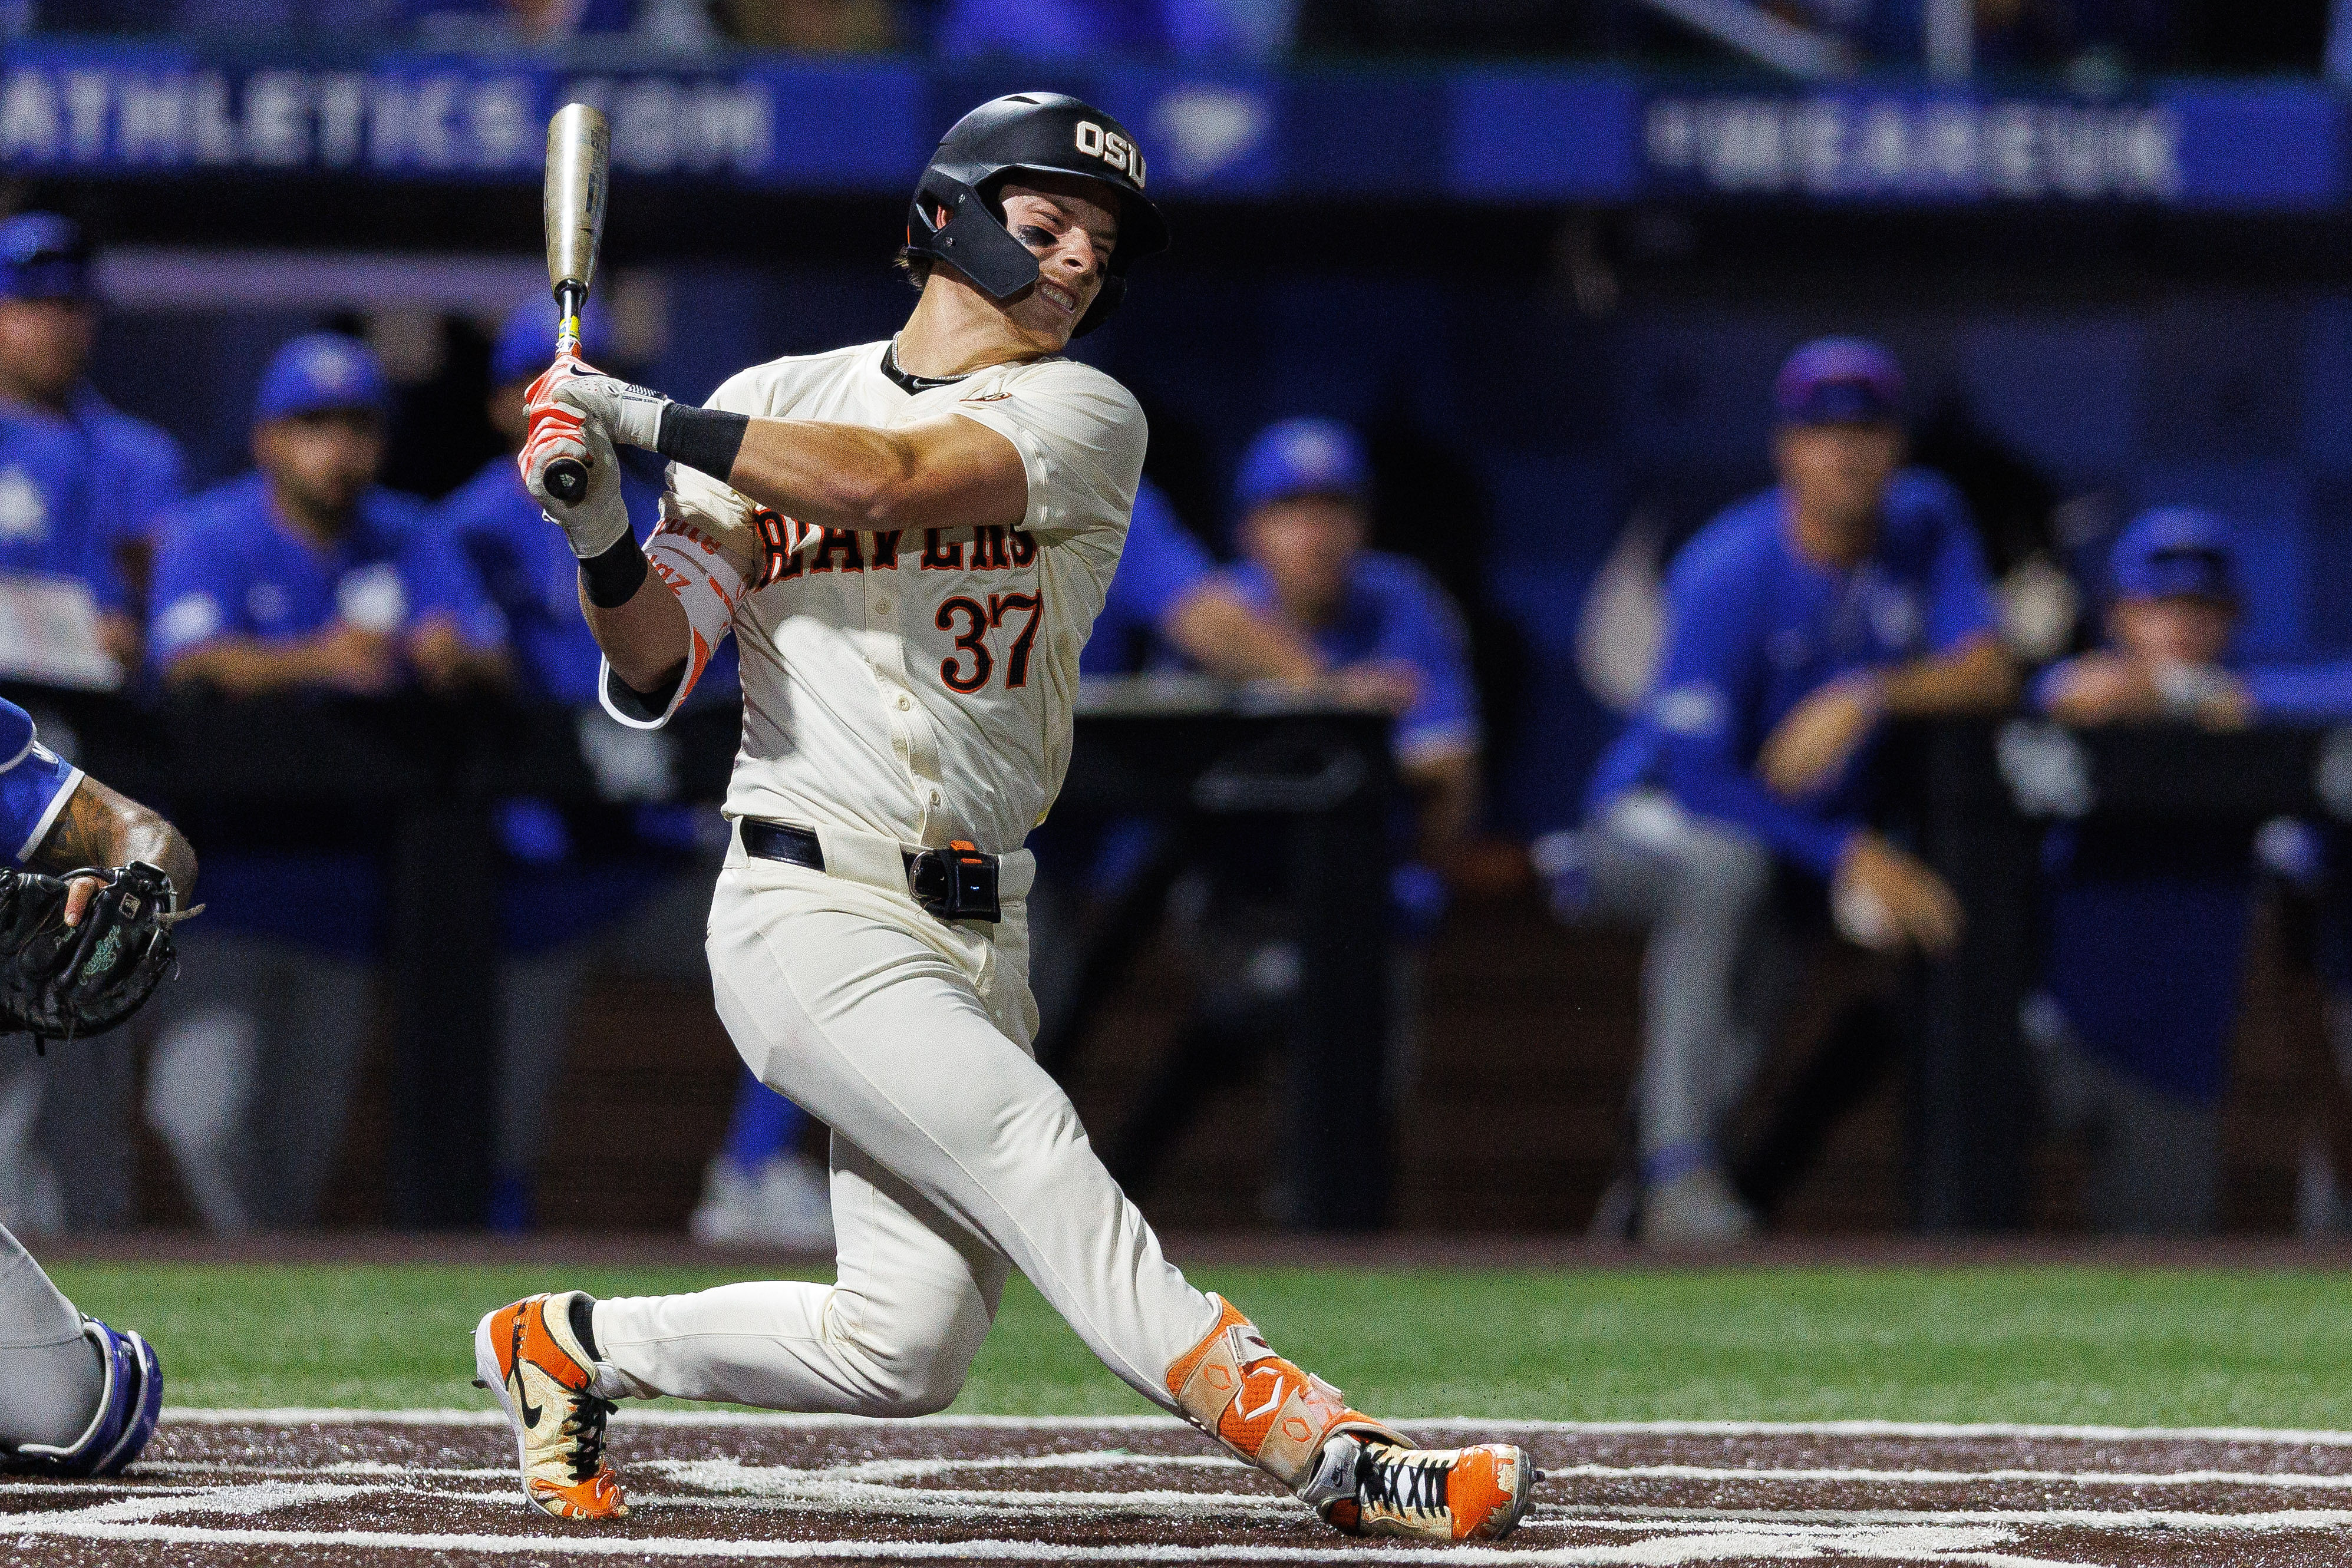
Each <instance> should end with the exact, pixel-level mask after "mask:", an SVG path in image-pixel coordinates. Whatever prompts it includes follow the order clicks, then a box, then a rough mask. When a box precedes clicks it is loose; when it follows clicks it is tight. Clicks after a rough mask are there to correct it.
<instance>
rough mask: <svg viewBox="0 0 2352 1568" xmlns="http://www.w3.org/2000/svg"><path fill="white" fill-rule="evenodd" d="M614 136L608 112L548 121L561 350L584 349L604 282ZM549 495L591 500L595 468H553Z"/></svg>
mask: <svg viewBox="0 0 2352 1568" xmlns="http://www.w3.org/2000/svg"><path fill="white" fill-rule="evenodd" d="M612 162H613V132H612V129H611V127H610V126H608V125H607V124H606V123H605V120H604V115H603V113H601V112H600V111H598V110H593V109H591V108H589V107H588V106H587V105H586V104H584V103H567V104H565V105H564V106H563V107H562V109H559V110H556V111H555V118H554V119H553V120H549V121H548V122H547V189H546V198H545V204H544V207H543V209H542V210H543V213H544V216H545V222H546V225H547V281H548V284H549V285H550V287H552V288H553V289H554V291H555V308H556V311H557V313H558V314H559V315H560V316H561V317H562V322H561V324H560V325H558V326H557V328H556V330H555V351H556V352H557V353H558V354H559V355H561V354H574V353H578V352H579V351H580V312H581V311H582V310H583V309H584V308H586V307H587V304H588V286H589V284H590V283H591V282H593V280H594V278H595V276H596V247H597V246H598V245H600V244H601V243H602V242H603V240H604V192H605V189H606V187H607V185H608V183H609V182H610V178H611V174H612ZM546 484H547V489H548V493H549V494H550V495H552V496H553V497H555V498H556V499H557V500H559V501H562V503H563V504H564V505H566V506H576V505H578V504H579V502H580V500H581V498H582V497H584V496H586V495H587V494H588V467H587V465H585V464H583V463H582V462H581V461H579V459H577V458H573V457H559V458H557V459H556V460H555V461H554V462H552V463H551V464H549V465H547V479H546Z"/></svg>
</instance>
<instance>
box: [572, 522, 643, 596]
mask: <svg viewBox="0 0 2352 1568" xmlns="http://www.w3.org/2000/svg"><path fill="white" fill-rule="evenodd" d="M580 577H581V580H583V581H584V582H586V583H587V585H588V602H589V603H591V604H593V605H594V606H595V607H596V608H597V609H599V610H618V609H619V608H620V607H621V606H622V605H624V604H626V603H627V602H628V601H630V600H632V599H634V598H635V597H636V593H637V589H638V587H639V585H641V584H642V583H643V582H644V581H645V580H646V552H645V551H643V550H641V549H638V548H637V538H636V536H635V534H632V533H628V532H625V531H624V532H623V533H622V535H621V537H620V538H616V539H614V541H613V547H612V548H611V549H608V550H606V551H605V552H604V554H602V555H592V556H590V557H589V558H588V559H586V560H583V561H582V562H581V563H580Z"/></svg>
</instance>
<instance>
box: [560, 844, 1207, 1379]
mask: <svg viewBox="0 0 2352 1568" xmlns="http://www.w3.org/2000/svg"><path fill="white" fill-rule="evenodd" d="M828 857H829V860H830V859H831V858H832V857H831V852H830V851H828ZM708 947H709V955H710V973H711V980H712V985H713V988H714V990H715V992H716V995H717V1000H718V1007H719V1018H720V1019H722V1020H724V1022H725V1023H726V1025H727V1028H728V1031H729V1033H730V1035H732V1036H733V1038H734V1040H735V1047H736V1049H737V1050H738V1051H740V1052H741V1053H742V1057H743V1060H744V1061H746V1062H747V1063H749V1064H750V1066H751V1071H753V1072H754V1073H756V1074H758V1075H759V1077H760V1078H761V1081H762V1082H766V1083H767V1084H768V1085H769V1086H770V1087H771V1088H773V1089H775V1090H777V1091H778V1092H782V1093H783V1094H785V1095H787V1096H789V1097H790V1098H791V1099H793V1100H794V1101H797V1102H798V1103H800V1104H802V1105H803V1106H805V1107H807V1109H808V1110H809V1112H810V1113H812V1114H814V1115H815V1116H817V1117H819V1118H820V1119H822V1120H823V1121H824V1122H825V1123H826V1124H828V1125H829V1126H830V1127H832V1129H833V1212H834V1229H835V1239H836V1248H837V1252H838V1269H837V1282H836V1283H835V1284H833V1285H816V1284H797V1283H757V1284H741V1285H727V1286H721V1287H720V1288H719V1289H717V1290H712V1291H700V1292H698V1293H696V1294H693V1295H684V1296H653V1297H635V1298H626V1297H624V1298H614V1299H612V1300H608V1301H601V1302H599V1303H598V1304H597V1307H596V1312H595V1320H594V1332H595V1337H596V1343H597V1350H598V1353H599V1355H600V1357H601V1360H602V1363H603V1365H602V1366H601V1367H600V1370H599V1374H598V1385H597V1386H598V1391H599V1392H600V1393H603V1394H604V1395H606V1396H640V1397H650V1396H656V1395H672V1396H678V1397H681V1398H688V1399H713V1400H730V1401H734V1402H737V1403H740V1404H745V1405H753V1406H763V1407H765V1408H768V1409H775V1410H797V1411H837V1412H845V1413H850V1414H856V1415H865V1416H914V1415H920V1414H924V1413H927V1412H929V1411H933V1410H938V1409H940V1408H942V1407H944V1406H946V1405H947V1404H948V1403H949V1402H950V1400H952V1399H953V1398H954V1397H955V1395H956V1392H957V1390H958V1389H959V1388H961V1386H962V1385H963V1379H964V1374H965V1372H966V1371H967V1369H968V1368H969V1367H970V1366H971V1358H972V1357H973V1355H974V1354H977V1353H978V1351H979V1349H980V1343H981V1341H982V1339H983V1338H984V1337H985V1336H986V1335H987V1333H988V1330H989V1325H990V1324H991V1322H993V1320H994V1318H995V1315H996V1306H997V1301H998V1299H999V1297H1000V1295H1001V1294H1002V1292H1003V1287H1004V1279H1005V1271H1006V1269H1007V1267H1008V1266H1009V1265H1017V1266H1018V1267H1019V1268H1020V1270H1021V1271H1022V1272H1023V1273H1024V1274H1026V1275H1027V1276H1028V1277H1029V1279H1030V1281H1032V1282H1033V1283H1034V1284H1035V1285H1036V1287H1037V1289H1038V1290H1039V1291H1040V1292H1042V1293H1043V1294H1044V1296H1045V1299H1046V1300H1047V1301H1050V1302H1051V1303H1052V1304H1053V1306H1054V1308H1055V1311H1057V1312H1060V1313H1061V1314H1062V1316H1063V1317H1064V1318H1066V1320H1068V1322H1069V1323H1070V1326H1071V1327H1072V1328H1074V1329H1075V1330H1076V1331H1077V1333H1078V1336H1079V1337H1080V1338H1081V1339H1082V1340H1084V1341H1085V1342H1086V1343H1087V1348H1088V1349H1090V1350H1092V1351H1093V1352H1094V1353H1095V1354H1097V1355H1098V1356H1100V1357H1101V1358H1102V1360H1103V1362H1104V1363H1105V1364H1107V1365H1108V1366H1109V1367H1110V1369H1111V1370H1112V1371H1113V1372H1116V1373H1117V1374H1118V1375H1119V1376H1120V1377H1121V1378H1123V1379H1125V1380H1126V1381H1127V1383H1128V1384H1129V1385H1131V1386H1132V1387H1134V1388H1135V1390H1136V1391H1137V1392H1138V1393H1139V1394H1141V1395H1143V1396H1145V1397H1146V1398H1148V1399H1150V1400H1151V1401H1153V1402H1154V1403H1155V1404H1157V1405H1159V1406H1161V1407H1162V1408H1165V1409H1170V1410H1172V1409H1174V1408H1175V1402H1174V1400H1173V1399H1172V1398H1171V1396H1170V1395H1169V1392H1168V1389H1167V1385H1166V1383H1165V1381H1164V1380H1165V1378H1166V1376H1167V1373H1168V1368H1169V1366H1170V1365H1171V1364H1172V1363H1173V1362H1175V1361H1176V1360H1177V1358H1179V1357H1180V1356H1181V1355H1183V1354H1185V1353H1186V1352H1187V1351H1189V1350H1191V1349H1192V1347H1193V1346H1195V1345H1196V1344H1198V1343H1200V1342H1201V1340H1202V1338H1203V1337H1205V1336H1206V1335H1207V1334H1208V1333H1209V1331H1210V1330H1211V1329H1212V1328H1213V1327H1214V1326H1215V1324H1216V1322H1217V1319H1218V1308H1217V1306H1216V1304H1215V1303H1214V1302H1213V1301H1211V1300H1210V1298H1208V1297H1207V1296H1205V1295H1203V1294H1202V1293H1201V1292H1200V1291H1196V1290H1194V1289H1193V1288H1192V1286H1191V1285H1189V1284H1188V1283H1186V1282H1185V1280H1184V1277H1183V1275H1182V1274H1181V1273H1180V1272H1179V1271H1178V1270H1176V1268H1175V1267H1174V1265H1172V1264H1171V1263H1170V1262H1168V1260H1166V1259H1165V1258H1163V1257H1162V1256H1161V1254H1160V1242H1159V1239H1157V1238H1156V1237H1155V1236H1154V1235H1153V1234H1152V1231H1151V1228H1150V1225H1148V1224H1146V1223H1145V1221H1144V1218H1143V1216H1142V1215H1141V1214H1140V1213H1139V1211H1138V1210H1137V1209H1136V1207H1135V1206H1134V1204H1132V1203H1130V1202H1129V1201H1128V1198H1127V1196H1126V1195H1125V1194H1124V1193H1122V1192H1120V1191H1119V1189H1118V1184H1117V1183H1115V1182H1113V1181H1112V1180H1111V1178H1110V1175H1109V1173H1108V1171H1106V1170H1104V1168H1103V1166H1102V1162H1101V1160H1100V1159H1098V1158H1097V1156H1096V1155H1095V1151H1094V1147H1093V1145H1092V1144H1091V1143H1089V1142H1088V1140H1087V1134H1086V1131H1085V1129H1084V1128H1083V1127H1081V1126H1080V1125H1079V1124H1078V1117H1077V1113H1076V1108H1075V1107H1073V1106H1072V1105H1071V1103H1070V1101H1069V1097H1068V1096H1067V1095H1066V1094H1065V1093H1063V1092H1062V1090H1061V1087H1060V1086H1059V1085H1058V1084H1056V1083H1055V1082H1054V1081H1053V1079H1052V1078H1051V1077H1050V1076H1048V1075H1047V1074H1046V1072H1045V1070H1044V1069H1043V1068H1041V1067H1039V1066H1038V1065H1037V1063H1036V1062H1035V1061H1034V1060H1033V1059H1032V1058H1031V1056H1030V1037H1031V1034H1032V1032H1033V1030H1034V1029H1035V1027H1036V1006H1035V1003H1034V1001H1033V1000H1032V999H1031V998H1030V994H1029V986H1028V979H1027V967H1028V952H1027V947H1028V933H1027V922H1026V911H1025V909H1024V904H1022V903H1021V902H1019V901H1011V900H1008V901H1007V902H1006V904H1005V905H1004V919H1003V921H1002V922H1001V923H999V924H998V925H995V926H994V927H993V928H992V927H989V926H986V925H944V924H942V923H940V922H939V921H937V920H934V919H932V918H931V917H930V916H929V915H925V914H923V913H922V911H921V910H920V909H919V907H918V906H917V905H916V904H914V902H913V901H912V900H911V899H910V898H909V897H908V895H907V894H905V893H904V892H903V891H898V892H891V891H886V890H885V889H883V888H881V887H878V886H868V885H865V884H863V883H857V882H852V881H849V880H847V879H846V878H845V877H839V876H834V875H829V874H827V873H824V872H816V871H810V870H807V869H805V868H803V867H800V866H794V865H788V864H783V863H780V862H772V861H762V860H750V859H746V858H745V856H744V854H743V852H742V849H741V846H740V843H739V844H737V845H736V846H735V847H734V848H732V849H731V850H730V852H729V855H728V862H727V865H726V868H725V869H724V870H723V871H722V872H721V873H720V874H719V887H718V892H717V894H716V895H715V896H714V898H713V900H712V904H711V910H710V925H709V942H708Z"/></svg>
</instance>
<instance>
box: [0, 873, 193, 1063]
mask: <svg viewBox="0 0 2352 1568" xmlns="http://www.w3.org/2000/svg"><path fill="white" fill-rule="evenodd" d="M86 876H87V877H96V878H97V879H98V880H99V881H100V882H102V883H105V884H106V885H105V886H104V887H101V888H100V889H99V890H98V892H97V894H95V895H94V896H93V897H92V898H91V899H90V901H89V908H87V909H85V910H84V911H83V912H82V917H81V923H80V924H79V925H67V924H66V889H67V886H68V884H69V883H72V882H74V881H75V880H77V879H78V878H80V877H86ZM176 902H177V900H176V898H175V895H174V894H173V890H172V879H171V878H170V877H168V876H165V875H164V874H163V873H162V872H160V871H158V870H157V869H156V868H155V867H153V866H152V865H149V864H148V863H147V862H144V861H132V862H131V863H130V864H129V865H126V866H117V867H115V868H114V869H113V870H111V871H103V870H85V871H77V872H70V873H67V874H66V875H64V876H47V875H44V874H42V873H39V872H28V871H18V870H16V868H14V867H0V1033H11V1034H13V1033H17V1032H20V1031H22V1032H26V1033H29V1034H31V1035H32V1037H33V1040H34V1043H35V1045H36V1046H40V1045H43V1044H45V1043H46V1042H47V1041H49V1040H73V1039H76V1038H78V1037H79V1036H81V1035H86V1034H103V1033H104V1032H105V1031H107V1030H110V1029H112V1028H113V1027H114V1026H115V1025H117V1024H119V1023H121V1021H122V1020H123V1019H127V1018H129V1017H130V1016H131V1014H132V1013H135V1012H137V1011H138V1010H139V1009H140V1008H141V1007H142V1005H144V1004H145V1002H146V1000H147V998H149V997H151V996H152V995H153V994H154V992H155V988H156V987H157V986H159V985H161V984H162V983H163V977H164V976H165V975H166V974H169V973H170V972H171V969H172V966H173V962H174V959H175V956H174V953H173V946H172V926H173V925H174V924H175V923H176V922H177V921H179V920H180V919H182V918H183V916H181V915H179V914H178V913H177V911H176V909H175V907H174V905H175V904H176ZM190 913H191V914H193V913H194V911H190Z"/></svg>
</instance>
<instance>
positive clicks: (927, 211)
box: [907, 169, 1037, 299]
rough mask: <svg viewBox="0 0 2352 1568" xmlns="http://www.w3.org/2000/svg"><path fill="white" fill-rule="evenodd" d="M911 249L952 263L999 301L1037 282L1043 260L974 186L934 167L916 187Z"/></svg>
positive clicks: (909, 230) (910, 226) (911, 210)
mask: <svg viewBox="0 0 2352 1568" xmlns="http://www.w3.org/2000/svg"><path fill="white" fill-rule="evenodd" d="M907 233H908V242H907V248H908V249H909V250H912V251H916V252H919V253H920V254H921V255H924V256H929V257H930V258H931V259H932V260H934V261H943V262H946V263H947V264H948V265H949V266H950V267H954V268H955V269H956V270H957V271H958V272H961V273H962V274H963V275H964V276H965V277H968V278H970V279H971V281H972V282H973V283H974V284H976V285H977V286H979V287H981V288H982V289H983V290H984V291H986V292H987V294H988V295H989V296H990V297H991V298H996V299H1004V298H1010V297H1011V296H1013V295H1015V294H1018V293H1020V292H1021V290H1023V289H1024V288H1026V287H1029V286H1030V285H1031V284H1033V283H1034V282H1036V281H1037V258H1036V257H1035V256H1032V255H1030V254H1029V247H1028V246H1024V245H1023V244H1022V243H1021V242H1020V241H1019V240H1017V239H1014V238H1013V236H1012V235H1010V234H1007V233H1006V232H1005V229H1004V225H1003V221H1002V220H1001V219H999V218H998V217H997V215H996V214H995V212H994V210H993V206H992V204H991V203H990V202H989V201H988V200H987V198H985V197H984V196H982V194H981V193H980V192H979V191H978V190H977V189H975V188H974V187H973V186H972V185H971V184H970V183H966V182H965V181H963V180H960V179H958V178H956V177H955V176H954V175H952V174H950V173H948V172H945V171H944V170H939V169H933V170H931V171H929V172H927V173H926V175H925V176H924V179H923V182H922V183H921V184H920V185H919V186H917V187H916V190H915V200H914V204H913V205H912V206H911V207H910V208H909V209H908V225H907Z"/></svg>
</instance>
